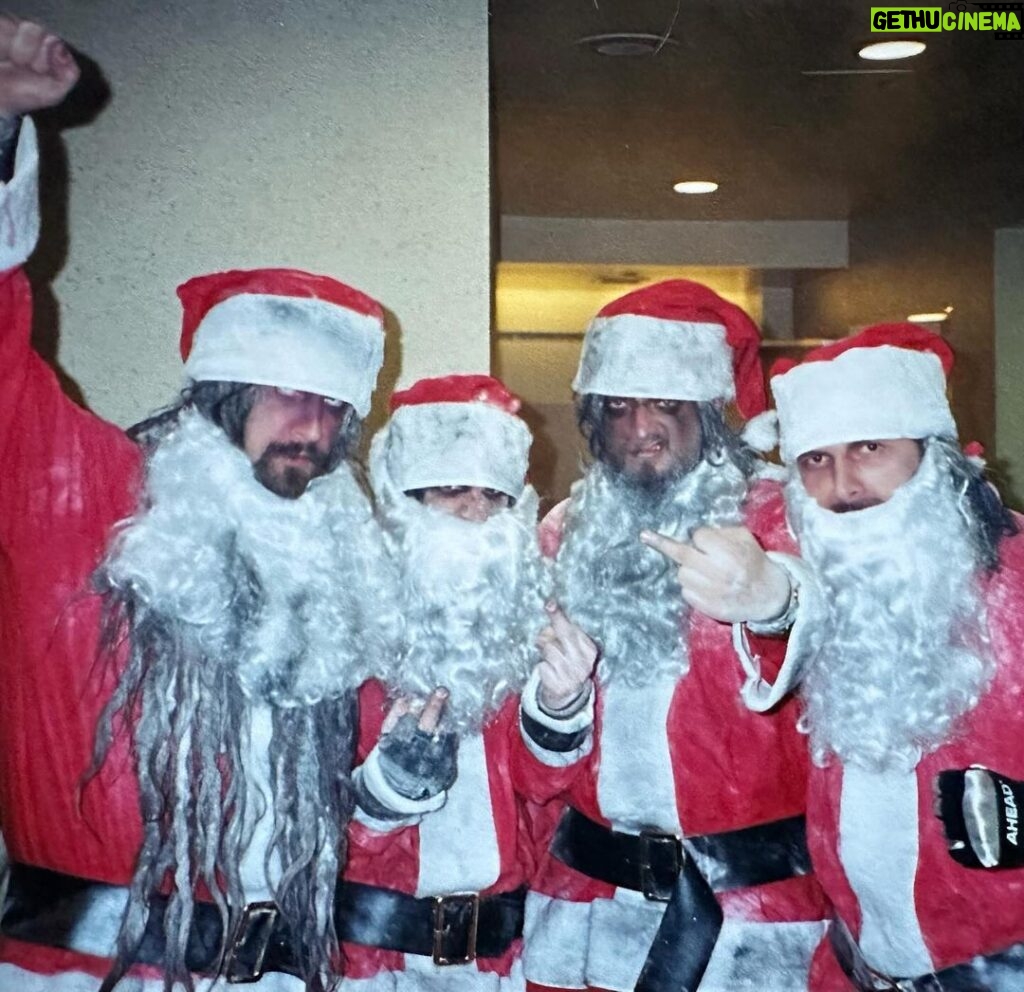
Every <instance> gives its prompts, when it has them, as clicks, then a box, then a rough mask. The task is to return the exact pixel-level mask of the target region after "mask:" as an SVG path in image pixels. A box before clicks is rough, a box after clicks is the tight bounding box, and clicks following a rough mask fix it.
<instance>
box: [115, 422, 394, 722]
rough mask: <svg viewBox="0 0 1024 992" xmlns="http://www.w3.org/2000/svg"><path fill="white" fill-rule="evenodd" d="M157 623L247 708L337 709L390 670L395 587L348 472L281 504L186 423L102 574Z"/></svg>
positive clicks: (213, 438)
mask: <svg viewBox="0 0 1024 992" xmlns="http://www.w3.org/2000/svg"><path fill="white" fill-rule="evenodd" d="M101 576H102V580H103V581H104V582H105V583H107V584H108V586H109V587H111V588H112V589H114V590H128V591H130V595H131V596H132V597H133V598H135V599H137V600H140V601H141V602H142V603H143V604H144V606H145V607H146V608H147V609H150V610H152V611H154V612H155V613H158V614H160V615H161V616H163V617H166V618H167V620H168V621H169V622H170V624H171V625H172V628H173V629H174V630H175V632H176V636H179V637H181V638H183V639H188V640H189V641H192V642H194V643H195V644H196V645H197V648H198V651H199V653H200V655H201V656H202V657H203V658H205V659H207V662H208V663H211V664H219V665H230V666H233V667H234V668H235V669H236V672H237V679H238V683H239V685H240V686H241V688H242V691H243V692H244V693H245V694H246V695H247V696H249V697H250V698H254V699H259V700H265V701H268V702H272V703H274V704H276V705H282V706H294V705H308V704H311V703H315V702H318V701H320V700H322V699H331V698H337V697H339V696H340V695H342V694H343V693H344V692H345V691H346V690H348V689H351V688H353V687H354V686H357V685H359V683H360V682H362V681H363V680H364V679H365V678H367V677H368V676H369V675H372V674H375V673H376V672H378V671H380V670H381V669H382V668H383V667H384V666H385V665H386V664H388V663H389V662H390V658H391V656H392V654H393V651H394V643H395V637H396V634H397V612H396V608H395V600H394V580H393V577H392V576H393V573H392V572H391V570H390V563H389V560H388V558H387V555H386V553H385V551H384V546H383V540H382V535H381V533H380V530H379V527H378V525H377V523H376V521H375V520H374V518H373V514H372V510H371V508H370V504H369V500H368V499H367V498H366V495H365V494H364V493H363V491H362V489H361V488H360V486H359V484H358V482H357V481H356V479H355V478H354V476H353V474H352V470H351V468H350V466H349V465H348V464H347V463H342V464H341V465H339V466H338V468H337V469H335V470H334V471H333V472H331V473H330V474H328V475H325V476H322V477H320V478H317V479H314V480H313V481H312V482H311V483H310V485H309V487H308V489H307V490H306V492H305V493H304V494H303V495H302V496H301V497H299V498H298V499H284V498H282V497H279V496H275V495H274V494H273V493H271V492H269V491H268V490H267V489H265V488H264V487H263V486H262V485H261V484H260V483H259V482H257V481H256V479H255V478H254V477H253V471H252V466H251V464H250V462H249V459H248V458H247V457H246V455H245V453H244V452H242V451H241V450H239V449H238V448H237V447H235V446H234V445H233V444H231V443H230V441H229V440H228V439H227V437H226V436H225V435H224V433H223V431H222V430H221V429H220V428H218V427H217V426H215V425H214V424H211V423H210V422H209V421H207V420H206V419H205V418H204V417H203V416H202V415H200V414H199V413H198V412H196V411H188V412H185V413H184V414H182V417H181V420H180V423H179V425H178V427H177V428H176V429H175V430H174V432H173V433H172V434H171V435H169V436H168V437H167V438H166V439H165V440H164V441H162V442H161V443H160V445H159V446H158V448H157V449H156V450H155V451H154V453H153V454H152V456H151V458H150V460H149V464H148V466H147V478H146V488H145V494H144V504H143V508H142V509H141V510H140V511H139V512H138V513H137V514H136V515H135V516H134V517H132V518H130V519H129V520H127V521H124V522H123V523H122V524H120V525H119V533H118V534H117V536H116V539H115V540H114V542H113V544H112V546H111V549H110V551H109V553H108V556H107V558H106V560H105V562H104V564H103V566H102V568H101Z"/></svg>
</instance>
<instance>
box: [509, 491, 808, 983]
mask: <svg viewBox="0 0 1024 992" xmlns="http://www.w3.org/2000/svg"><path fill="white" fill-rule="evenodd" d="M560 509H561V508H556V510H555V511H553V512H554V513H555V514H556V515H559V511H560ZM556 519H557V517H556ZM746 524H747V526H748V527H749V528H750V529H751V530H752V531H753V532H754V534H755V535H756V536H757V537H758V539H759V540H760V542H761V544H762V545H763V546H764V547H765V548H767V549H771V550H778V551H784V552H790V551H791V550H792V548H793V543H792V539H791V537H790V536H789V534H788V531H787V530H786V527H785V517H784V506H783V501H782V496H781V492H780V489H779V487H778V486H777V485H776V484H774V483H767V482H761V483H758V484H757V485H755V486H754V487H753V489H752V491H751V493H750V496H749V498H748V501H747V504H746ZM559 541H560V535H557V534H556V535H555V536H554V538H553V535H552V533H551V529H550V528H548V533H547V534H546V535H545V539H544V540H542V547H544V549H545V551H546V552H547V553H549V554H550V553H553V552H554V551H555V550H556V549H557V546H558V544H559ZM637 608H638V609H643V603H642V602H638V605H637ZM731 638H732V631H731V628H730V626H729V625H728V624H720V623H717V622H715V621H713V620H710V619H709V618H707V617H706V616H704V615H702V614H699V613H696V612H692V613H691V614H690V618H689V651H690V667H689V671H688V672H687V674H686V675H684V676H683V677H682V678H681V679H679V680H678V682H676V684H675V685H674V687H672V686H669V687H667V693H666V694H665V695H663V696H662V697H661V698H656V695H655V694H656V693H657V692H658V691H659V690H658V688H657V687H654V688H652V690H651V693H650V694H649V695H651V698H649V699H647V698H642V694H641V695H638V696H637V699H636V701H634V702H633V703H631V704H628V705H626V706H618V707H617V712H616V713H613V715H612V719H613V720H615V721H616V724H617V725H616V726H610V725H609V702H610V700H609V696H610V694H611V693H614V692H615V691H616V687H615V686H614V685H613V686H612V687H610V688H608V687H602V688H601V689H600V691H599V698H598V702H597V716H596V721H595V744H594V748H593V751H592V753H591V754H590V756H589V757H588V758H587V759H586V760H585V761H584V762H583V767H582V769H581V771H580V774H579V775H578V776H577V777H576V779H575V780H574V781H573V784H572V785H571V787H570V789H569V790H568V792H567V794H566V797H565V798H566V799H567V800H568V803H569V805H571V806H573V807H575V808H576V809H577V810H579V811H580V812H582V813H583V814H585V815H586V816H587V817H589V818H590V819H591V820H595V821H597V822H599V823H602V824H606V825H610V826H613V827H615V828H616V829H626V830H630V831H632V832H636V829H637V828H636V826H635V825H631V824H623V823H622V822H621V821H620V820H619V818H618V813H619V812H620V811H621V810H628V809H629V807H630V806H631V804H635V805H637V806H640V805H641V804H647V805H648V806H649V807H650V808H649V809H645V815H644V819H645V820H646V824H647V825H649V826H654V827H656V828H658V829H662V830H668V831H669V832H677V833H678V831H679V827H680V826H681V828H682V831H683V834H684V835H685V836H690V837H693V836H698V835H703V834H710V833H720V832H724V831H733V830H737V829H740V828H744V827H750V826H754V825H758V824H763V823H768V822H771V821H775V820H780V819H783V818H787V817H792V816H795V815H799V814H802V813H803V812H804V807H805V798H806V781H807V745H806V741H805V739H804V738H803V737H802V735H800V734H799V733H798V732H797V730H796V719H797V712H796V706H795V703H793V702H792V701H787V702H785V703H784V704H783V705H781V706H779V707H777V708H776V709H775V710H773V711H772V712H770V713H768V714H767V715H763V714H758V713H753V712H751V711H750V710H749V709H748V708H747V707H746V705H745V704H744V702H743V700H742V698H741V688H742V687H743V684H744V676H743V673H742V672H741V670H740V668H739V666H737V664H736V661H735V654H734V652H733V647H732V639H731ZM756 651H757V654H758V655H760V658H761V664H762V668H763V670H764V671H765V672H766V674H767V673H769V672H771V671H774V670H775V669H777V667H778V666H779V665H780V664H781V660H782V656H783V654H784V652H785V643H784V642H783V641H782V640H780V639H777V638H758V639H757V644H756ZM620 691H621V690H620ZM627 721H628V726H623V725H622V724H624V723H626V722H627ZM611 738H614V739H615V741H616V744H615V747H614V749H612V748H610V747H609V743H608V742H609V740H610V739H611ZM603 776H604V777H606V778H605V781H602V777H603ZM616 792H619V793H621V795H618V796H616V795H615V793H616ZM652 796H653V797H655V798H654V799H652V798H651V797H652ZM658 804H660V808H655V807H656V806H657V805H658ZM611 806H614V807H615V809H614V810H612V809H610V808H609V807H611ZM673 824H675V829H674V830H673ZM533 887H534V888H535V889H536V890H537V891H538V892H539V893H541V894H542V898H540V899H537V898H535V897H534V896H531V907H532V908H531V916H532V915H533V912H532V910H536V911H537V922H536V924H535V926H536V927H537V928H538V931H539V933H538V939H537V940H535V941H534V946H533V947H531V946H530V945H529V943H528V946H527V955H526V974H527V977H528V978H529V979H530V980H532V981H536V982H538V983H542V984H547V985H556V986H564V987H572V986H574V985H575V986H577V987H578V986H579V985H581V984H583V983H587V984H592V985H603V984H607V985H608V986H609V987H613V988H615V987H619V986H618V985H616V984H615V980H616V975H618V971H617V969H619V967H620V965H621V967H622V968H623V969H624V970H623V971H622V974H621V975H619V976H618V980H619V981H625V980H627V976H628V975H630V974H632V972H631V971H630V967H634V970H635V968H638V967H639V963H642V960H643V956H644V955H645V954H646V947H644V948H639V949H636V948H633V949H632V950H628V945H629V943H630V940H631V936H630V934H629V933H628V932H626V931H625V930H624V929H623V928H622V927H619V932H607V933H601V932H596V931H600V930H604V929H605V928H604V926H603V925H602V923H601V920H600V917H599V916H598V915H594V914H589V915H586V916H584V915H583V914H581V913H579V912H576V913H573V914H571V915H570V914H568V913H566V914H559V912H558V907H557V906H553V905H552V904H551V903H550V902H548V901H547V900H545V899H544V898H543V897H545V896H546V897H550V899H551V900H555V901H558V902H562V903H565V902H572V903H577V904H578V903H587V902H591V901H593V900H602V899H603V900H611V899H613V898H616V899H617V898H622V896H621V895H620V896H617V895H616V890H615V889H613V887H612V886H610V885H607V884H605V883H603V882H599V881H595V880H593V879H591V878H589V877H587V876H585V875H582V874H579V873H578V872H576V871H574V870H572V869H571V868H569V867H567V866H566V865H565V864H564V863H562V862H561V861H559V860H558V859H557V858H555V857H554V856H552V855H548V856H547V857H546V858H545V859H544V862H543V864H542V866H541V869H540V871H539V872H538V875H537V877H536V878H535V880H534V885H533ZM619 892H620V893H621V890H619ZM630 895H633V894H632V893H631V894H630ZM637 895H638V894H637ZM639 898H642V897H639ZM718 898H719V902H720V903H721V905H722V908H723V911H724V914H725V917H726V922H727V924H728V922H729V920H735V921H741V922H742V923H793V922H796V921H808V922H810V921H814V923H813V926H814V929H813V931H811V932H812V933H813V936H805V938H804V939H805V943H804V946H805V947H808V944H807V943H806V941H807V940H809V941H810V944H809V947H813V945H814V943H815V942H816V941H817V934H818V933H820V929H821V923H820V921H821V920H822V919H823V918H824V916H825V915H826V914H825V909H824V904H823V902H822V898H821V893H820V890H819V888H818V886H817V883H816V881H815V880H814V878H813V877H812V876H803V877H795V878H790V879H786V880H783V881H779V882H774V883H771V884H768V885H763V886H758V887H756V888H753V889H750V888H747V889H736V890H732V891H726V892H723V893H720V894H719V896H718ZM655 905H657V904H655ZM559 915H565V922H564V923H559V922H558V918H559ZM623 919H625V918H623ZM588 921H589V922H588ZM528 925H531V926H532V925H533V924H531V923H530V920H528ZM588 926H589V928H590V931H591V932H590V935H589V949H588V950H586V951H585V952H584V951H581V952H580V953H586V954H587V955H589V959H590V961H589V963H588V964H586V965H585V966H584V971H583V972H582V973H577V974H574V973H573V969H572V967H571V966H568V965H567V964H566V959H567V958H568V957H569V956H570V954H571V952H570V951H569V946H570V945H572V944H575V943H577V942H578V940H577V937H576V936H574V934H578V932H579V930H580V929H581V928H586V927H588ZM563 927H564V929H565V931H566V932H564V933H561V934H558V935H557V937H556V936H555V935H554V934H545V933H544V929H545V928H554V929H556V930H560V929H563ZM569 931H572V932H569ZM531 932H532V931H531ZM723 932H724V931H723ZM579 939H580V940H582V941H583V943H586V942H587V936H586V934H582V935H580V937H579ZM641 939H647V938H646V937H644V938H641V937H640V936H639V934H638V935H637V937H636V941H637V942H639V941H640V940H641ZM601 945H606V946H607V948H608V950H607V954H606V955H603V956H600V955H599V958H600V959H599V960H596V961H595V960H594V958H595V947H600V946H601ZM801 953H805V955H806V954H809V950H808V951H807V952H801ZM559 954H561V959H560V960H556V959H557V958H558V956H559ZM630 955H632V956H633V957H634V958H636V959H637V960H636V962H634V965H633V966H627V965H626V964H624V959H625V958H626V957H627V956H630ZM602 969H607V971H608V973H607V974H602V973H601V972H602ZM804 973H806V965H804ZM723 980H724V979H723ZM737 980H738V979H737ZM708 981H709V984H708V986H707V987H713V985H714V981H715V979H714V978H710V979H709V980H708ZM726 987H727V986H726ZM774 987H775V986H773V985H772V984H771V981H770V979H769V978H768V976H765V985H764V988H766V989H769V988H774ZM704 988H705V984H704V983H702V985H701V989H702V990H703V989H704Z"/></svg>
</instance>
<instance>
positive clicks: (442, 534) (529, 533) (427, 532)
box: [385, 489, 550, 733]
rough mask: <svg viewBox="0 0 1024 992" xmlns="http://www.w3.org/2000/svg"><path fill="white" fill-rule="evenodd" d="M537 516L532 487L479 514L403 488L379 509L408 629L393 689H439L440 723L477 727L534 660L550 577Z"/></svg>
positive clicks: (513, 689)
mask: <svg viewBox="0 0 1024 992" xmlns="http://www.w3.org/2000/svg"><path fill="white" fill-rule="evenodd" d="M536 519H537V496H536V494H535V493H534V492H533V490H532V489H527V491H526V492H525V493H524V494H523V496H522V497H521V498H520V499H519V501H518V502H517V504H516V505H515V507H513V508H511V509H508V510H502V511H500V512H498V513H495V514H494V515H493V516H492V517H490V519H488V520H485V521H483V522H475V521H466V520H460V519H459V518H457V517H453V516H451V515H450V514H448V513H445V512H443V511H442V510H437V509H434V508H432V507H429V506H425V505H423V504H421V503H419V502H418V501H417V500H415V499H413V498H412V497H408V496H400V497H398V499H396V500H395V501H394V502H393V504H392V505H391V506H390V507H389V510H388V512H387V516H386V520H385V526H386V528H387V529H388V532H389V539H390V541H392V542H393V543H394V553H395V556H396V558H397V562H398V568H399V572H400V579H399V582H400V588H401V601H402V610H403V614H404V620H405V632H406V637H405V648H404V651H403V652H402V656H401V660H400V662H399V667H398V671H397V672H396V673H395V676H394V680H393V681H394V688H395V689H396V690H397V692H398V693H399V694H413V695H417V696H421V697H424V696H426V695H428V694H429V693H430V692H432V691H433V690H434V689H435V688H438V687H439V686H444V687H445V688H447V689H448V690H449V693H450V695H449V698H448V702H447V704H446V708H445V713H446V715H445V718H444V722H445V725H446V726H448V727H450V728H452V729H454V730H457V731H458V732H459V733H478V732H479V731H480V730H481V729H482V728H483V726H484V725H485V724H486V723H487V721H488V720H489V719H490V718H491V716H493V715H494V714H495V713H496V712H497V710H498V709H499V708H500V707H501V704H502V703H503V702H504V701H505V700H506V699H507V698H508V697H509V696H510V695H511V694H513V693H516V692H519V691H520V690H521V689H522V687H523V685H524V683H525V682H526V679H527V678H528V676H529V674H530V671H531V669H532V667H533V665H534V664H535V663H536V662H537V660H538V655H537V648H536V645H535V642H536V639H537V635H538V634H539V632H540V630H541V628H542V627H543V626H544V625H545V623H546V622H547V620H546V617H545V613H544V601H545V599H546V597H547V594H548V592H549V586H550V582H549V578H548V570H547V567H546V565H545V563H544V560H543V558H542V556H541V553H540V549H539V547H538V545H537V537H536Z"/></svg>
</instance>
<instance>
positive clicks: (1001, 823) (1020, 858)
mask: <svg viewBox="0 0 1024 992" xmlns="http://www.w3.org/2000/svg"><path fill="white" fill-rule="evenodd" d="M935 784H936V790H937V792H938V815H939V819H941V820H942V824H943V827H944V828H945V831H946V837H947V838H948V840H949V853H950V855H951V856H952V857H953V858H954V859H955V860H956V861H958V862H959V863H960V864H962V865H964V867H966V868H989V869H992V868H1019V867H1021V866H1022V865H1024V845H1022V843H1021V840H1022V838H1021V836H1020V829H1019V827H1020V822H1019V815H1020V811H1021V809H1022V807H1024V782H1018V781H1017V780H1016V779H1012V778H1007V777H1006V776H1005V775H1000V774H999V773H998V772H994V771H991V770H990V769H988V768H982V767H981V766H978V765H974V766H972V767H970V768H965V769H963V770H961V771H957V770H952V769H950V770H948V771H944V772H940V773H939V776H938V779H937V781H936V783H935Z"/></svg>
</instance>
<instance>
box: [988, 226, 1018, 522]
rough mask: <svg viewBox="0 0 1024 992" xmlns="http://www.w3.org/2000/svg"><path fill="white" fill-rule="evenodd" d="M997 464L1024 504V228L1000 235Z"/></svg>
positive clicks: (997, 243) (997, 242)
mask: <svg viewBox="0 0 1024 992" xmlns="http://www.w3.org/2000/svg"><path fill="white" fill-rule="evenodd" d="M995 311H996V312H995V320H996V451H997V452H998V455H999V460H998V463H997V465H996V466H995V467H996V471H997V473H999V474H1000V475H1001V477H1002V478H1001V482H1002V483H1003V485H1004V486H1005V489H1006V490H1008V491H1009V493H1010V495H1011V498H1012V501H1013V505H1014V506H1018V507H1019V506H1022V505H1024V502H1022V500H1024V227H1007V228H1002V229H1001V230H998V231H996V234H995Z"/></svg>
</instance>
